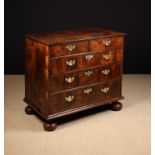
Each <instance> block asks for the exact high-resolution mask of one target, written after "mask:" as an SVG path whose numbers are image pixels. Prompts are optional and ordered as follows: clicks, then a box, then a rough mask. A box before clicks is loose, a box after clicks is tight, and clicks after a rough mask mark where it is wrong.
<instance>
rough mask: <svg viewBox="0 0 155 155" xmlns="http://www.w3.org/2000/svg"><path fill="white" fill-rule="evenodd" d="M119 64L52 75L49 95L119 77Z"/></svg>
mask: <svg viewBox="0 0 155 155" xmlns="http://www.w3.org/2000/svg"><path fill="white" fill-rule="evenodd" d="M120 75H121V64H112V65H106V66H102V67H97V68H95V69H89V70H85V71H80V72H75V73H67V74H62V75H52V76H50V80H51V86H50V87H51V93H53V92H57V91H61V90H65V89H71V88H74V87H78V86H83V85H88V84H92V83H96V82H100V81H106V80H111V79H115V78H118V77H120Z"/></svg>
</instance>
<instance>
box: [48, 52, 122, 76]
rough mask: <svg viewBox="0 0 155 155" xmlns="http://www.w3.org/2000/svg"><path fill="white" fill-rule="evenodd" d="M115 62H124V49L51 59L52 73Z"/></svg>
mask: <svg viewBox="0 0 155 155" xmlns="http://www.w3.org/2000/svg"><path fill="white" fill-rule="evenodd" d="M114 62H119V63H121V62H122V50H121V49H118V50H113V51H107V52H95V53H93V52H90V53H89V54H81V55H78V56H69V57H62V58H54V59H51V61H50V64H51V67H50V74H59V73H65V72H69V71H75V70H78V69H86V68H90V67H95V66H99V65H107V64H111V63H114Z"/></svg>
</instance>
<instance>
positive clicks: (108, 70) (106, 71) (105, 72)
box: [102, 69, 110, 75]
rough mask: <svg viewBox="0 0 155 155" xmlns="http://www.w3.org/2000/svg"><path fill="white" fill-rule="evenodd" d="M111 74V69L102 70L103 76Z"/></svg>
mask: <svg viewBox="0 0 155 155" xmlns="http://www.w3.org/2000/svg"><path fill="white" fill-rule="evenodd" d="M109 73H110V69H105V70H102V74H104V75H108V74H109Z"/></svg>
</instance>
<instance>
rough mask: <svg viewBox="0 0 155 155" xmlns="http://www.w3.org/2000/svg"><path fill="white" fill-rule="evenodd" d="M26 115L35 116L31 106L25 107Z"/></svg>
mask: <svg viewBox="0 0 155 155" xmlns="http://www.w3.org/2000/svg"><path fill="white" fill-rule="evenodd" d="M25 113H26V114H28V115H32V114H34V111H33V109H32V108H30V107H29V106H27V107H25Z"/></svg>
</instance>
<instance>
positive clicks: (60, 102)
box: [49, 79, 121, 113]
mask: <svg viewBox="0 0 155 155" xmlns="http://www.w3.org/2000/svg"><path fill="white" fill-rule="evenodd" d="M120 96H121V79H118V80H113V81H110V82H104V83H100V84H95V85H89V86H86V87H82V88H79V89H74V90H71V91H64V92H62V93H56V94H53V95H50V96H49V102H50V109H51V111H52V113H58V112H62V111H66V110H69V109H74V108H77V107H80V106H84V105H89V104H94V103H97V102H102V101H104V100H106V99H108V98H114V97H120Z"/></svg>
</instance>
